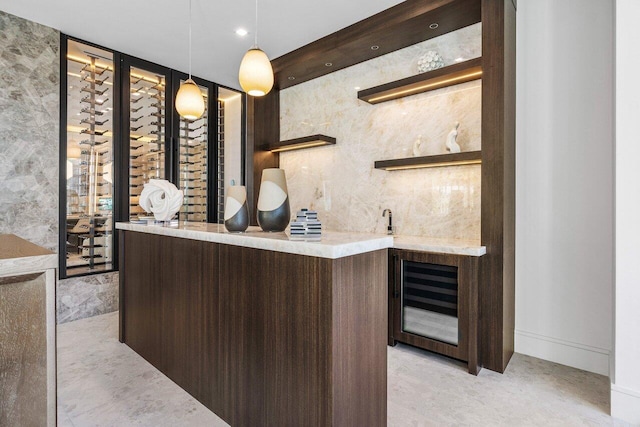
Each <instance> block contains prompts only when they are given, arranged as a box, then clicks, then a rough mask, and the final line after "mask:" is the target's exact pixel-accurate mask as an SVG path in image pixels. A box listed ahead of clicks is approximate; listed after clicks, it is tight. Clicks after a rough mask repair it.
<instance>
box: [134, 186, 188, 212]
mask: <svg viewBox="0 0 640 427" xmlns="http://www.w3.org/2000/svg"><path fill="white" fill-rule="evenodd" d="M183 199H184V194H183V193H182V190H178V188H177V187H176V186H175V185H173V184H172V183H170V182H169V181H167V180H166V179H150V180H149V182H148V183H147V184H145V185H144V188H143V189H142V193H141V194H140V207H141V208H142V209H144V210H145V212H149V213H153V216H154V217H155V218H156V221H171V218H173V216H174V215H175V214H176V212H178V211H179V210H180V206H182V200H183Z"/></svg>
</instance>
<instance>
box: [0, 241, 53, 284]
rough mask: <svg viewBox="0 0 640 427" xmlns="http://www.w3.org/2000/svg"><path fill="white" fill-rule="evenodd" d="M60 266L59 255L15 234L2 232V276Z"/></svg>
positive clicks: (0, 272)
mask: <svg viewBox="0 0 640 427" xmlns="http://www.w3.org/2000/svg"><path fill="white" fill-rule="evenodd" d="M57 266H58V256H57V255H56V254H55V253H53V252H51V251H49V250H47V249H45V248H43V247H40V246H38V245H35V244H33V243H31V242H28V241H26V240H24V239H21V238H20V237H18V236H16V235H13V234H0V276H3V277H5V276H11V275H19V274H30V273H37V272H41V271H45V270H48V269H51V268H56V267H57Z"/></svg>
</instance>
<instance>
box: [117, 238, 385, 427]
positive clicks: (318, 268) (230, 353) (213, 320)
mask: <svg viewBox="0 0 640 427" xmlns="http://www.w3.org/2000/svg"><path fill="white" fill-rule="evenodd" d="M121 242H122V245H123V249H124V250H123V255H124V256H123V258H122V260H123V263H122V267H123V268H122V271H121V280H122V282H121V289H122V291H123V292H122V296H123V298H122V299H121V304H122V307H123V313H124V316H123V318H122V324H121V327H122V335H121V337H122V338H121V339H122V340H123V341H124V342H125V343H126V344H128V345H129V346H130V347H131V348H133V349H134V350H135V351H136V352H138V353H139V354H141V355H142V356H143V357H145V358H146V359H147V360H149V361H150V362H151V363H152V364H153V365H154V366H156V367H157V368H159V369H160V370H161V371H162V372H164V373H165V374H166V375H167V376H168V377H169V378H171V379H172V380H173V381H175V382H176V383H177V384H178V385H180V386H181V387H182V388H183V389H185V390H186V391H188V392H189V393H190V394H191V395H193V396H194V397H196V398H197V399H198V400H200V401H201V402H202V403H203V404H205V405H206V406H207V407H208V408H210V409H211V410H212V411H214V412H215V413H216V414H218V415H219V416H220V417H221V418H222V419H224V420H225V421H226V422H228V423H230V424H231V425H234V426H260V425H278V426H300V425H304V426H327V425H336V426H343V425H344V426H351V425H367V426H382V425H386V401H387V400H386V391H387V387H386V367H387V359H386V355H387V353H386V345H385V342H386V331H385V325H386V322H387V316H386V304H387V296H386V292H387V286H386V285H387V252H386V250H382V251H376V252H370V253H365V254H360V255H356V256H352V257H346V258H341V259H337V260H331V259H325V258H316V257H309V256H302V255H292V254H285V253H281V252H273V251H266V250H259V249H251V248H244V247H238V246H230V245H221V244H215V243H208V242H201V241H194V240H188V239H179V238H171V237H164V236H155V235H149V234H145V233H135V232H122V233H121ZM149 272H154V273H153V274H149ZM150 302H152V303H151V304H150Z"/></svg>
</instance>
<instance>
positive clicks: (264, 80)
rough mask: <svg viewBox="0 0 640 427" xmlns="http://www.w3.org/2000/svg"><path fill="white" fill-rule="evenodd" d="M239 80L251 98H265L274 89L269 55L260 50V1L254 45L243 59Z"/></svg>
mask: <svg viewBox="0 0 640 427" xmlns="http://www.w3.org/2000/svg"><path fill="white" fill-rule="evenodd" d="M238 78H239V80H240V86H242V89H243V90H244V91H245V92H247V93H248V94H249V95H251V96H264V95H266V94H268V93H269V91H270V90H271V88H272V87H273V68H272V67H271V61H269V58H268V57H267V54H266V53H264V52H263V51H262V50H260V48H258V0H256V28H255V41H254V45H253V47H252V48H251V49H249V50H248V51H247V53H245V55H244V58H242V62H241V63H240V72H239V73H238Z"/></svg>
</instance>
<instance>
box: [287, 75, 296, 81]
mask: <svg viewBox="0 0 640 427" xmlns="http://www.w3.org/2000/svg"><path fill="white" fill-rule="evenodd" d="M287 78H288V79H289V80H295V79H296V78H295V77H293V76H289V77H287Z"/></svg>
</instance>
